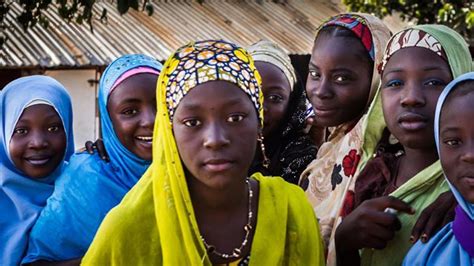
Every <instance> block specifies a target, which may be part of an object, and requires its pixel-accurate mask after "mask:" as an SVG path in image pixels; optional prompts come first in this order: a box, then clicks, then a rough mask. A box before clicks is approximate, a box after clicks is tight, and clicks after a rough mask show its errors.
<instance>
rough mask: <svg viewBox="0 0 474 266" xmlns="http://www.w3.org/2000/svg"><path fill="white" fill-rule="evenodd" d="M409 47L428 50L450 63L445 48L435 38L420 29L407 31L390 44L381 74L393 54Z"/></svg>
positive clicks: (380, 66) (395, 36)
mask: <svg viewBox="0 0 474 266" xmlns="http://www.w3.org/2000/svg"><path fill="white" fill-rule="evenodd" d="M409 47H421V48H426V49H428V50H430V51H432V52H434V53H435V54H437V55H438V56H440V57H441V58H443V59H444V60H445V61H446V62H448V57H447V56H446V53H445V52H444V50H443V46H442V45H441V43H440V42H439V41H438V40H437V39H436V38H435V37H433V36H432V35H430V34H429V33H427V32H425V31H422V30H419V29H407V30H403V31H401V32H399V33H397V34H395V35H394V36H393V37H392V38H391V39H390V41H389V42H388V44H387V49H385V54H384V57H383V60H382V63H381V64H380V65H379V73H380V74H381V73H382V72H383V70H384V69H385V66H386V65H387V62H388V60H389V59H390V57H392V55H393V54H395V53H396V52H397V51H398V50H400V49H403V48H409Z"/></svg>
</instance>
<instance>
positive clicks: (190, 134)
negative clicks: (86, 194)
mask: <svg viewBox="0 0 474 266" xmlns="http://www.w3.org/2000/svg"><path fill="white" fill-rule="evenodd" d="M157 97H158V99H157V103H158V110H157V116H156V123H155V129H154V138H153V163H152V165H151V166H150V168H149V169H148V171H147V172H146V173H145V175H144V176H143V177H142V178H141V179H140V181H139V182H138V183H137V185H136V186H135V187H134V188H133V189H132V190H131V191H130V192H129V193H128V194H127V195H126V196H125V198H124V199H123V201H122V202H121V204H120V205H118V206H117V207H116V208H114V209H113V210H112V211H111V212H110V213H109V214H108V215H107V217H106V218H105V220H104V222H103V223H102V225H101V227H100V229H99V231H98V233H97V235H96V237H95V239H94V241H93V243H92V245H91V247H90V249H89V250H88V252H87V254H86V256H85V257H84V259H83V264H84V265H218V264H227V265H248V264H250V265H322V264H323V263H324V262H323V253H322V245H321V239H320V235H319V229H318V224H317V220H316V217H315V216H314V213H313V210H312V208H311V206H310V204H309V203H308V201H307V200H306V198H305V195H304V193H303V191H302V190H301V189H300V188H298V187H296V186H294V185H291V184H288V183H286V182H285V181H283V179H281V178H279V177H273V178H272V177H264V176H262V175H261V174H258V173H257V174H254V175H253V176H252V177H250V178H249V177H247V171H248V168H249V167H250V164H251V162H252V159H253V157H254V152H255V148H256V145H257V137H258V134H260V131H261V126H262V122H263V121H262V120H263V118H262V117H263V113H262V98H263V97H262V93H261V90H260V76H259V74H258V72H257V71H256V69H255V66H254V63H253V60H252V58H251V57H250V56H249V55H248V53H247V52H246V51H245V50H244V49H242V48H240V47H237V46H235V45H234V44H232V43H228V42H225V41H201V42H196V43H191V44H188V45H186V46H184V47H182V48H180V49H178V50H177V51H176V53H174V54H173V55H172V56H171V57H170V58H169V59H168V60H167V62H166V63H165V66H164V67H163V71H162V73H161V74H160V77H159V80H158V88H157ZM249 100H250V101H249Z"/></svg>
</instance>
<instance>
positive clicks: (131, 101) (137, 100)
mask: <svg viewBox="0 0 474 266" xmlns="http://www.w3.org/2000/svg"><path fill="white" fill-rule="evenodd" d="M136 102H141V100H140V99H137V98H125V99H123V100H122V101H120V104H125V103H136Z"/></svg>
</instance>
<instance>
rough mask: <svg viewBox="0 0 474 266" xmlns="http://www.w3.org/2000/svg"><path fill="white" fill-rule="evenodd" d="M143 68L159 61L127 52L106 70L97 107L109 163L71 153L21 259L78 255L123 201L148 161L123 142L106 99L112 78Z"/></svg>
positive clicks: (153, 66)
mask: <svg viewBox="0 0 474 266" xmlns="http://www.w3.org/2000/svg"><path fill="white" fill-rule="evenodd" d="M143 67H145V68H150V69H153V70H154V71H155V72H158V71H160V70H161V67H162V66H161V64H160V63H159V62H158V61H157V60H156V59H154V58H151V57H149V56H145V55H126V56H123V57H120V58H118V59H117V60H115V61H114V62H112V63H111V64H110V65H109V66H108V67H107V69H106V70H105V72H104V74H103V75H102V77H101V79H100V83H99V110H100V121H101V127H102V137H103V140H104V145H105V148H106V150H107V153H108V155H109V158H110V162H109V163H107V162H105V161H103V160H102V159H100V157H99V155H98V154H97V153H96V154H93V155H90V154H88V153H86V152H83V153H78V154H74V155H73V156H72V158H71V160H70V163H69V165H68V167H67V168H66V170H65V171H64V173H63V174H62V175H61V177H60V178H59V179H58V181H57V182H56V188H55V191H54V193H53V195H52V196H51V197H50V198H49V199H48V202H47V206H46V207H45V208H44V210H43V211H42V212H41V215H40V217H39V219H38V221H37V222H36V224H35V226H34V227H33V229H32V231H31V236H30V242H29V247H28V253H27V255H26V257H25V259H24V260H23V263H29V262H33V261H37V260H49V261H63V260H69V259H76V258H80V257H82V256H83V255H84V254H85V253H86V251H87V249H88V247H89V245H90V243H91V242H92V240H93V238H94V235H95V233H96V231H97V229H98V228H99V225H100V223H101V222H102V220H103V219H104V217H105V215H106V214H107V213H108V212H109V210H110V209H112V208H113V207H115V205H117V204H118V203H119V202H120V201H121V200H122V198H123V196H124V195H125V194H126V193H127V192H128V191H129V190H130V189H131V188H132V187H133V186H134V185H135V183H136V182H137V181H138V179H139V178H140V177H141V176H142V175H143V173H144V172H145V170H146V169H147V168H148V166H149V165H150V163H151V162H150V161H146V160H143V159H141V158H139V157H138V156H136V155H135V154H133V153H132V152H130V151H129V150H128V149H127V148H125V147H124V146H123V145H122V143H121V142H120V140H119V139H118V137H117V135H116V134H115V131H114V128H113V125H112V121H111V120H110V116H109V113H108V111H107V100H108V97H109V94H110V92H111V90H112V87H113V86H114V84H115V83H116V81H117V80H119V79H121V78H123V77H124V74H125V75H126V73H127V72H129V71H131V70H136V69H138V68H143ZM157 79H158V75H157ZM115 86H116V84H115ZM91 122H92V121H91Z"/></svg>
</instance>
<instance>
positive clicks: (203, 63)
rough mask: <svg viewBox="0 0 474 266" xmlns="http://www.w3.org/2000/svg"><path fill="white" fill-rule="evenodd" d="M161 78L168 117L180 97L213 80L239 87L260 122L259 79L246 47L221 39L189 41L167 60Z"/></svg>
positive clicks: (261, 113) (170, 115)
mask: <svg viewBox="0 0 474 266" xmlns="http://www.w3.org/2000/svg"><path fill="white" fill-rule="evenodd" d="M163 72H164V73H163V74H162V75H163V81H162V82H164V83H165V84H166V87H167V88H168V90H167V91H166V102H167V107H168V112H169V117H170V120H171V121H173V115H174V112H175V110H176V108H177V107H178V105H179V103H180V102H181V100H182V99H183V98H184V96H186V94H187V93H188V92H189V91H190V90H191V89H192V88H194V87H196V86H198V85H200V84H203V83H206V82H209V81H215V80H223V81H228V82H231V83H233V84H235V85H237V86H238V87H239V88H241V89H242V90H243V91H244V92H245V93H246V94H247V95H248V96H249V97H250V100H251V101H252V103H253V104H254V105H255V109H256V110H257V113H258V116H259V120H260V122H261V123H263V107H262V100H263V99H260V98H261V97H263V95H262V94H261V93H260V86H261V78H260V74H259V73H258V71H257V69H256V68H255V65H254V62H253V59H252V57H251V56H250V55H249V54H248V52H247V51H246V50H244V49H243V48H241V47H238V46H236V45H235V44H233V43H230V42H227V41H223V40H207V41H198V42H191V43H189V44H187V45H185V46H183V47H181V48H179V49H178V50H177V51H176V53H175V54H173V55H172V56H171V57H170V58H169V59H168V61H167V63H166V66H165V69H164V70H163Z"/></svg>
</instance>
